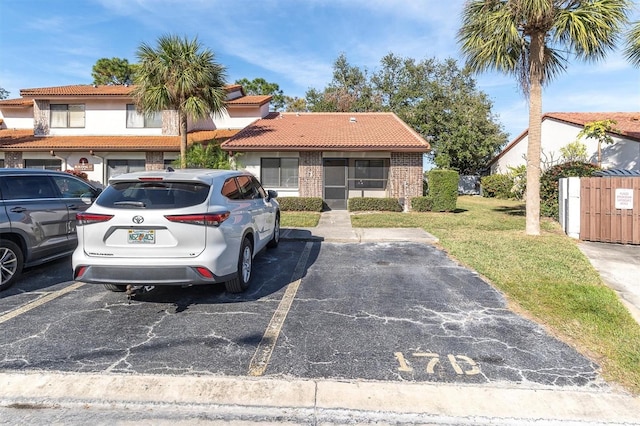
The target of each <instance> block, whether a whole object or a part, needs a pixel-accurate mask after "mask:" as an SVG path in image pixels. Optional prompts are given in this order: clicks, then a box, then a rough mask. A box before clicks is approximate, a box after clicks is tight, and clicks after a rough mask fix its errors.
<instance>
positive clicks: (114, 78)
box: [91, 58, 136, 85]
mask: <svg viewBox="0 0 640 426" xmlns="http://www.w3.org/2000/svg"><path fill="white" fill-rule="evenodd" d="M135 69H136V65H135V64H130V63H129V61H128V60H126V59H121V58H111V59H109V58H101V59H98V61H97V62H96V63H95V64H94V65H93V70H92V71H91V76H92V77H93V84H115V85H121V84H130V83H132V82H133V80H134V75H135Z"/></svg>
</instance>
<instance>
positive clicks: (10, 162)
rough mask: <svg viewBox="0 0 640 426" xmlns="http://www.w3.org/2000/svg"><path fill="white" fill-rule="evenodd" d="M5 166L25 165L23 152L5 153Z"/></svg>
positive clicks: (18, 167) (18, 166) (17, 167)
mask: <svg viewBox="0 0 640 426" xmlns="http://www.w3.org/2000/svg"><path fill="white" fill-rule="evenodd" d="M4 166H5V167H10V168H16V169H21V168H23V167H24V164H23V162H22V152H20V151H18V152H15V151H14V152H5V153H4Z"/></svg>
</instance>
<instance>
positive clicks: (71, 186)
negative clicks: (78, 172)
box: [53, 176, 94, 198]
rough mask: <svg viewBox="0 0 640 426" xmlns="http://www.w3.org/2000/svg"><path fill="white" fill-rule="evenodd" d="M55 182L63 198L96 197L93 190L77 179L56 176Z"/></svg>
mask: <svg viewBox="0 0 640 426" xmlns="http://www.w3.org/2000/svg"><path fill="white" fill-rule="evenodd" d="M53 181H54V182H55V183H56V185H57V186H58V189H59V190H60V193H61V194H62V198H80V197H83V196H84V197H92V196H93V195H94V192H93V189H92V188H91V187H90V186H89V185H87V184H85V183H84V182H81V181H79V180H77V179H73V178H71V177H65V176H54V177H53Z"/></svg>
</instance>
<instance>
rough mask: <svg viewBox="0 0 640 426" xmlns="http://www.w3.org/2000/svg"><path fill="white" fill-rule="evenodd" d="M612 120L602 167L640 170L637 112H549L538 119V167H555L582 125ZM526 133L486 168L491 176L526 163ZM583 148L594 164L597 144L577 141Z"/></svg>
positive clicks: (510, 144)
mask: <svg viewBox="0 0 640 426" xmlns="http://www.w3.org/2000/svg"><path fill="white" fill-rule="evenodd" d="M602 120H614V121H615V122H616V124H615V125H614V126H613V130H612V131H611V132H610V133H609V136H611V138H612V139H613V143H612V144H602V147H601V148H602V149H601V150H602V152H601V155H602V158H601V162H602V167H603V168H604V169H623V170H632V171H640V112H550V113H546V114H544V115H543V116H542V140H541V149H542V158H541V161H542V166H543V168H545V166H547V167H548V166H551V165H554V164H557V162H558V161H559V160H560V159H561V154H560V149H561V148H562V147H565V146H567V145H568V144H570V143H572V142H575V141H576V140H577V137H578V134H579V133H580V132H581V131H582V130H583V129H584V126H585V124H587V123H591V122H594V121H602ZM528 138H529V132H528V130H525V131H524V132H522V133H521V134H520V135H518V137H516V138H515V139H514V140H513V141H512V142H511V143H509V144H508V145H507V146H506V147H505V148H504V149H503V150H502V152H500V154H498V155H497V156H496V157H495V158H493V160H491V162H490V164H489V166H490V168H491V173H492V174H495V173H507V172H508V171H509V167H516V166H519V165H525V164H526V160H525V158H526V154H527V145H528V142H529V139H528ZM580 141H581V142H582V143H583V144H584V145H586V147H587V155H588V158H587V160H588V161H590V162H592V163H594V164H597V162H598V141H597V140H596V139H593V138H584V137H583V138H581V139H580Z"/></svg>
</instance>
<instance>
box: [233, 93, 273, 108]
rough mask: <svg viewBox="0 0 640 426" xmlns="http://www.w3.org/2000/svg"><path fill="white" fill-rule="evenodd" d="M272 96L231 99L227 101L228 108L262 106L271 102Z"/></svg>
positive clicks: (249, 96)
mask: <svg viewBox="0 0 640 426" xmlns="http://www.w3.org/2000/svg"><path fill="white" fill-rule="evenodd" d="M272 98H273V96H270V95H246V96H243V97H241V98H236V99H232V100H230V101H227V106H228V107H233V106H262V105H264V104H266V103H268V102H271V99H272Z"/></svg>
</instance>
